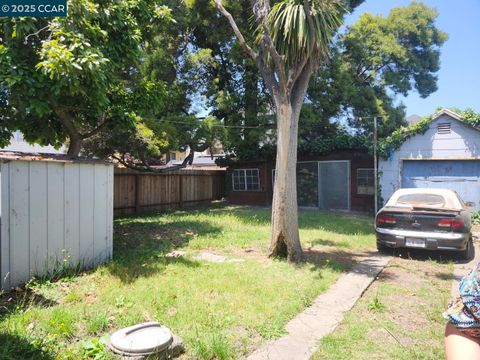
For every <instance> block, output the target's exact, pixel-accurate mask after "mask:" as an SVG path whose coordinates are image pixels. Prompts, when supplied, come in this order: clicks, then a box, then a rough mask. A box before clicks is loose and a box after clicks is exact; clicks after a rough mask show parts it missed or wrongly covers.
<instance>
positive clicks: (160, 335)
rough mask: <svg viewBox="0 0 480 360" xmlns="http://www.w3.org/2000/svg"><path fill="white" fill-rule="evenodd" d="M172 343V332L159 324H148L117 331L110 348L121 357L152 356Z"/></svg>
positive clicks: (111, 338) (111, 339) (110, 342)
mask: <svg viewBox="0 0 480 360" xmlns="http://www.w3.org/2000/svg"><path fill="white" fill-rule="evenodd" d="M171 343H172V333H171V332H170V330H169V329H168V328H167V327H165V326H162V325H160V324H159V323H158V322H147V323H142V324H138V325H134V326H129V327H127V328H124V329H120V330H118V331H115V332H114V333H113V334H112V336H111V337H110V341H109V344H108V345H109V347H110V349H112V351H113V352H115V353H117V354H120V355H127V356H128V355H131V356H138V355H150V354H156V353H159V352H161V351H164V350H166V349H167V348H168V346H169V345H170V344H171Z"/></svg>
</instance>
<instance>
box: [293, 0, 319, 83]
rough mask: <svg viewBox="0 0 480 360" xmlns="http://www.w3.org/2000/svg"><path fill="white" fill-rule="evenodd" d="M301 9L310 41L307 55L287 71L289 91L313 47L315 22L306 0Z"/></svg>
mask: <svg viewBox="0 0 480 360" xmlns="http://www.w3.org/2000/svg"><path fill="white" fill-rule="evenodd" d="M303 11H304V12H305V17H306V18H307V23H308V31H309V32H310V42H309V44H308V46H309V47H308V53H307V55H306V56H304V57H303V59H302V60H301V61H300V62H299V63H297V64H296V65H295V66H294V67H293V68H292V69H290V70H289V72H288V81H287V88H288V89H289V91H292V89H293V87H294V86H295V82H296V81H297V79H298V77H299V76H300V74H301V73H302V71H303V69H304V67H305V66H306V64H307V62H308V61H309V60H310V58H311V56H312V53H313V50H314V47H315V24H314V22H313V18H312V9H311V8H310V4H309V3H308V0H303Z"/></svg>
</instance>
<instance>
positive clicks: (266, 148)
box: [184, 0, 447, 159]
mask: <svg viewBox="0 0 480 360" xmlns="http://www.w3.org/2000/svg"><path fill="white" fill-rule="evenodd" d="M278 4H280V3H278ZM281 4H282V5H281V6H286V5H288V4H286V3H285V2H281ZM295 4H296V5H298V4H297V2H295V1H292V2H291V3H289V6H292V7H293V6H294V5H295ZM190 5H191V11H192V12H195V13H196V14H197V16H199V17H201V18H202V19H203V20H202V21H203V23H202V26H198V27H197V28H196V29H195V30H194V31H193V33H194V34H198V35H194V36H192V42H191V44H192V46H191V47H190V48H189V52H190V53H189V56H188V58H187V61H186V62H185V64H186V65H187V66H185V67H184V70H185V74H188V77H189V78H190V79H191V81H192V82H195V83H196V84H197V86H195V87H194V89H195V90H196V91H197V93H196V96H198V97H199V98H201V99H206V108H207V109H208V111H210V113H211V114H212V115H215V116H216V117H217V118H219V119H223V121H224V123H225V124H226V125H227V126H228V125H230V126H234V127H233V128H228V129H227V137H226V139H225V141H224V146H225V148H226V150H227V151H229V152H230V153H232V154H234V155H235V158H236V159H251V158H257V157H259V156H273V154H274V152H273V149H274V145H275V142H276V139H275V132H274V131H273V130H271V129H272V128H274V126H275V124H274V123H275V119H274V117H273V116H272V109H273V106H272V103H271V99H270V96H269V95H268V92H267V91H266V88H265V85H264V83H263V81H262V80H261V79H260V75H259V73H258V71H257V69H256V68H255V66H254V64H253V62H252V61H251V60H250V59H249V58H248V56H247V55H246V54H245V53H244V52H243V51H241V49H240V48H239V46H238V43H237V41H236V39H235V38H234V37H232V35H231V32H230V31H229V28H228V24H227V22H226V21H224V19H222V18H218V17H217V16H215V12H214V10H212V7H210V6H209V2H208V1H207V0H196V1H194V0H192V1H190ZM351 5H352V8H354V7H355V6H356V5H358V3H351ZM228 6H229V11H230V12H231V13H232V16H233V17H234V18H235V20H236V22H237V25H238V26H239V28H240V30H241V31H242V33H243V34H246V36H249V34H250V33H251V32H250V31H249V30H251V28H250V26H252V25H251V21H250V15H249V13H248V11H246V10H248V9H249V6H250V2H249V1H248V0H241V1H236V2H229V4H228ZM278 6H280V5H278ZM292 11H293V10H292ZM198 14H200V15H198ZM436 17H437V12H436V11H435V10H434V9H432V8H429V7H427V6H426V5H424V4H422V3H417V2H413V3H411V4H410V5H409V6H406V7H402V8H396V9H393V10H392V11H391V12H390V14H389V15H388V16H386V17H383V16H381V15H372V14H369V13H366V14H363V15H362V16H360V18H359V19H358V21H357V22H356V23H355V24H353V25H352V26H349V27H347V28H345V29H344V30H343V31H342V32H341V33H340V34H339V35H338V36H337V39H336V41H335V43H334V44H333V45H332V48H331V49H330V59H329V61H328V62H327V64H326V65H325V66H323V67H322V68H321V69H320V71H319V72H318V73H317V74H316V75H315V76H314V77H313V78H312V80H311V81H310V87H309V90H308V94H307V100H306V103H305V105H304V107H303V108H302V112H301V116H300V125H299V151H300V153H302V152H303V151H304V150H305V149H311V148H313V146H312V144H313V143H317V145H318V146H316V147H317V148H322V149H324V151H325V152H328V151H327V147H326V145H325V144H327V143H335V142H329V141H327V140H328V139H331V138H335V137H336V136H338V137H339V138H345V137H346V136H350V137H352V136H351V135H348V134H351V133H352V131H353V132H354V133H356V134H357V136H356V138H357V139H356V140H354V141H350V140H349V141H348V143H352V144H359V143H360V142H361V141H359V140H358V139H364V140H365V136H368V135H369V134H371V132H372V126H373V121H372V117H373V116H374V115H377V116H378V117H379V136H380V137H383V136H386V135H388V134H390V133H391V132H392V131H394V130H395V129H396V128H398V127H399V126H402V125H405V124H404V118H405V106H404V105H403V104H402V103H400V104H398V103H397V101H396V96H397V95H407V94H409V93H410V92H412V91H417V92H418V93H419V94H420V95H421V96H423V97H426V96H428V95H429V94H431V93H432V92H434V91H435V90H436V89H437V85H436V82H437V75H436V73H437V72H438V70H439V66H440V63H439V54H440V47H441V45H442V44H443V43H444V42H445V40H446V39H447V35H446V34H445V33H444V32H442V31H441V30H439V29H438V28H437V27H436V25H435V20H436ZM272 19H273V15H272ZM272 21H273V20H272ZM206 29H207V30H206ZM208 29H216V31H214V32H210V33H208V36H207V34H206V32H208ZM292 33H293V30H292ZM247 40H248V41H250V42H252V40H254V39H247ZM347 129H348V130H347ZM367 141H368V140H367ZM341 143H346V142H341ZM331 150H335V149H334V148H333V147H332V148H331ZM305 151H307V150H305ZM307 152H308V153H310V152H311V150H308V151H307Z"/></svg>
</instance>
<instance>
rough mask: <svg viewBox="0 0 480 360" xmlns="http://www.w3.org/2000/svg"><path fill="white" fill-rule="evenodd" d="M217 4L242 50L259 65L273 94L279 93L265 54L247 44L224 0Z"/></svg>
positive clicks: (217, 1) (262, 45) (216, 1)
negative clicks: (224, 4)
mask: <svg viewBox="0 0 480 360" xmlns="http://www.w3.org/2000/svg"><path fill="white" fill-rule="evenodd" d="M215 4H216V6H217V8H218V10H219V11H220V12H221V13H222V15H223V16H225V17H226V18H227V20H228V22H229V24H230V27H231V28H232V29H233V32H234V33H235V36H236V37H237V39H238V41H239V43H240V45H241V46H242V48H243V49H244V50H245V51H246V52H247V54H248V55H250V57H251V58H252V59H253V60H254V61H255V64H256V65H257V68H258V70H259V71H260V73H261V74H262V77H263V80H264V81H265V84H266V85H267V87H268V88H269V90H270V91H271V92H276V91H278V87H277V83H276V80H275V77H274V76H273V75H272V74H271V73H270V72H269V71H268V66H267V64H266V63H265V60H264V58H265V56H263V55H264V54H259V53H257V52H256V51H254V50H253V49H252V48H251V47H250V46H249V45H248V44H247V42H246V40H245V38H244V37H243V35H242V33H241V31H240V29H239V28H238V26H237V24H236V23H235V20H234V19H233V16H232V14H230V13H229V12H228V11H227V10H226V9H225V7H224V6H223V3H222V0H215ZM270 40H271V39H270ZM262 42H263V41H262ZM263 43H264V42H263ZM265 46H266V44H265V43H264V44H261V46H260V52H263V49H262V47H265Z"/></svg>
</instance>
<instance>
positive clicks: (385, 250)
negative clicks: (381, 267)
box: [377, 242, 389, 254]
mask: <svg viewBox="0 0 480 360" xmlns="http://www.w3.org/2000/svg"><path fill="white" fill-rule="evenodd" d="M377 250H378V252H379V253H382V254H386V253H388V250H389V248H388V247H387V246H385V245H383V244H380V243H379V242H377Z"/></svg>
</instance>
